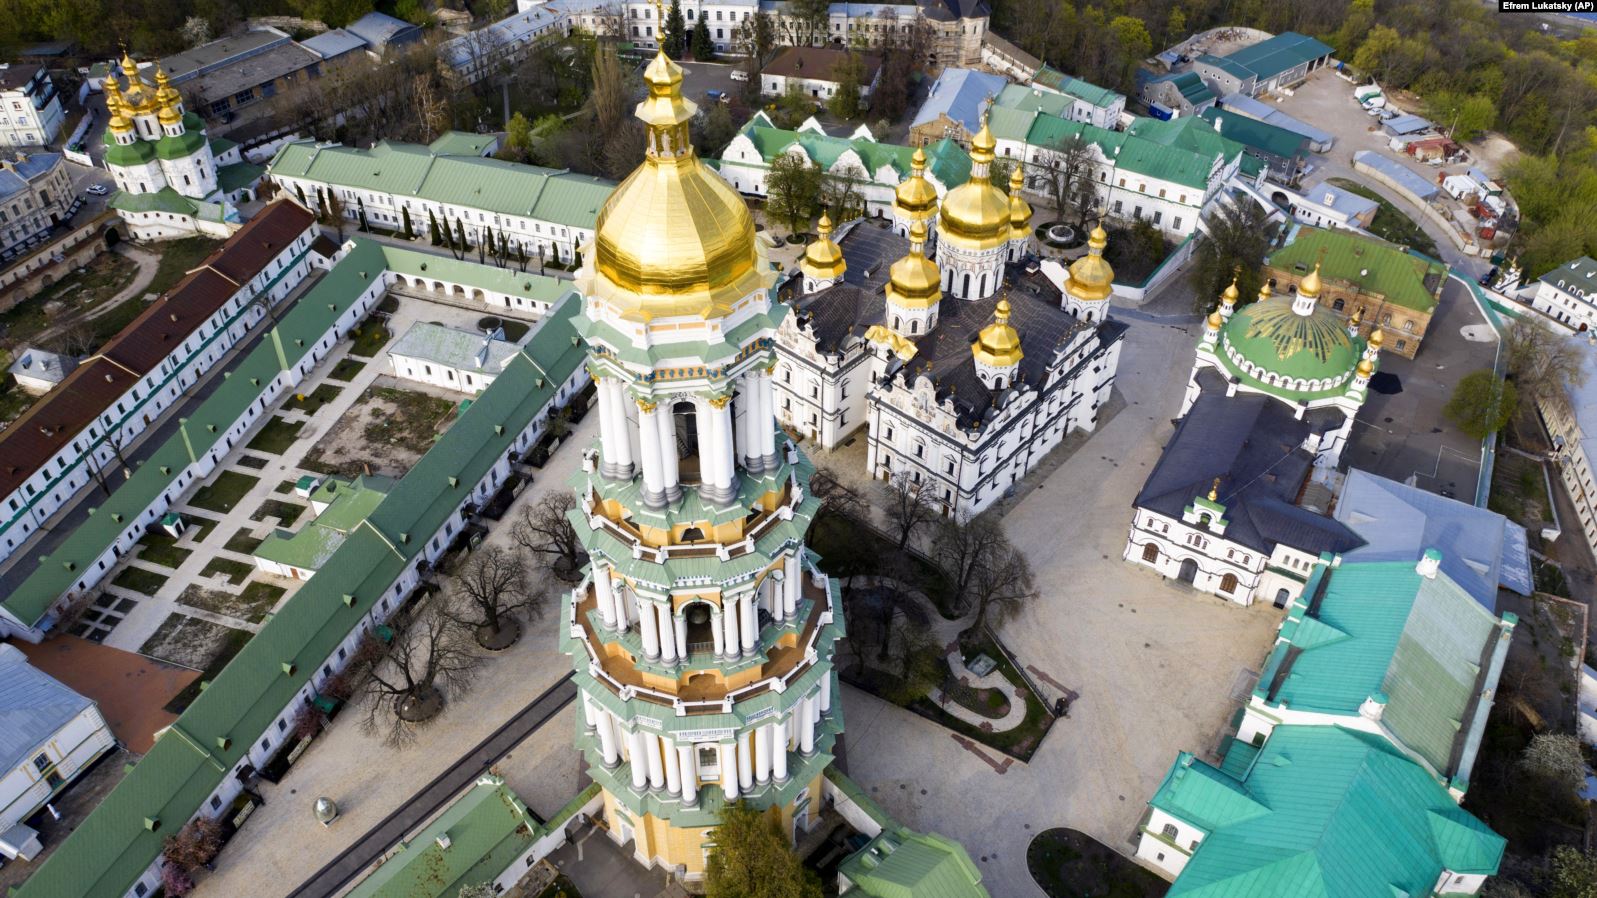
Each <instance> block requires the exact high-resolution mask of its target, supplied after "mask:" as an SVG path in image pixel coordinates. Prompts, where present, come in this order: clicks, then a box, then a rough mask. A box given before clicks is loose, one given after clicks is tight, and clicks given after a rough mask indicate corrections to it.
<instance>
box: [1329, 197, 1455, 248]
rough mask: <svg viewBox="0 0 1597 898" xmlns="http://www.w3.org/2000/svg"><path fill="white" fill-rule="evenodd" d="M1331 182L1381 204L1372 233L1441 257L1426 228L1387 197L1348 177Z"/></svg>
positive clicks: (1372, 223)
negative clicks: (1388, 200)
mask: <svg viewBox="0 0 1597 898" xmlns="http://www.w3.org/2000/svg"><path fill="white" fill-rule="evenodd" d="M1329 183H1332V184H1335V185H1336V186H1338V187H1341V188H1343V189H1344V190H1348V191H1350V192H1352V193H1356V194H1358V195H1359V196H1362V197H1364V198H1365V199H1371V200H1375V201H1376V202H1377V203H1380V204H1381V208H1379V209H1377V210H1376V211H1375V218H1374V219H1373V220H1372V221H1371V222H1370V233H1372V234H1374V235H1375V236H1377V237H1379V238H1381V239H1382V240H1388V241H1391V242H1392V243H1401V244H1403V245H1404V246H1406V247H1408V248H1410V249H1414V250H1418V251H1420V252H1422V253H1424V254H1425V255H1427V256H1430V257H1431V258H1433V259H1438V258H1441V257H1440V256H1439V255H1437V250H1436V241H1434V240H1432V239H1431V238H1430V235H1428V234H1426V233H1425V229H1423V228H1421V227H1420V226H1419V223H1418V222H1416V221H1415V220H1414V219H1412V218H1409V217H1408V214H1407V213H1405V212H1403V211H1402V210H1400V209H1398V208H1397V207H1396V206H1394V205H1392V204H1391V203H1389V202H1387V200H1386V198H1385V197H1383V196H1381V195H1380V194H1379V193H1376V192H1375V191H1374V190H1371V189H1370V188H1368V187H1365V186H1364V185H1363V184H1360V183H1359V182H1357V181H1350V180H1348V179H1347V178H1332V179H1330V182H1329Z"/></svg>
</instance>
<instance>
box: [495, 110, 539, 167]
mask: <svg viewBox="0 0 1597 898" xmlns="http://www.w3.org/2000/svg"><path fill="white" fill-rule="evenodd" d="M500 155H501V156H502V157H504V158H509V159H513V160H515V161H517V162H525V161H527V158H528V157H529V156H530V155H532V122H529V121H527V117H526V116H524V115H522V114H521V113H520V112H517V113H516V114H515V115H512V116H511V117H510V121H508V122H506V123H505V148H504V150H503V151H502V152H501V153H500Z"/></svg>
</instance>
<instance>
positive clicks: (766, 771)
mask: <svg viewBox="0 0 1597 898" xmlns="http://www.w3.org/2000/svg"><path fill="white" fill-rule="evenodd" d="M754 778H755V779H756V780H758V781H759V782H761V783H768V782H770V781H771V725H770V724H766V725H764V726H762V727H760V728H758V729H756V730H755V731H754Z"/></svg>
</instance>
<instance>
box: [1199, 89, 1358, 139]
mask: <svg viewBox="0 0 1597 898" xmlns="http://www.w3.org/2000/svg"><path fill="white" fill-rule="evenodd" d="M1220 107H1221V108H1222V109H1229V110H1231V111H1233V112H1240V113H1242V114H1243V115H1245V116H1247V117H1248V118H1256V119H1258V120H1259V121H1261V122H1264V123H1266V124H1270V125H1274V126H1276V127H1277V128H1285V129H1286V130H1288V131H1296V132H1297V133H1299V134H1302V135H1303V136H1304V137H1307V138H1308V139H1309V140H1310V141H1312V142H1313V143H1314V145H1315V146H1322V145H1323V146H1329V145H1330V144H1331V143H1332V142H1334V141H1335V140H1336V137H1335V135H1332V134H1329V133H1327V132H1325V131H1321V130H1320V129H1319V128H1316V127H1314V126H1313V125H1310V124H1307V123H1305V122H1301V121H1298V120H1297V119H1295V118H1293V117H1292V116H1290V115H1287V114H1286V113H1284V112H1282V111H1281V110H1279V109H1277V108H1275V107H1274V106H1271V105H1270V104H1268V103H1265V102H1262V101H1260V100H1255V99H1253V98H1252V97H1249V96H1245V95H1243V94H1227V95H1226V96H1225V97H1223V98H1221V100H1220Z"/></svg>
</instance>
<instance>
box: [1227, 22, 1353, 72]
mask: <svg viewBox="0 0 1597 898" xmlns="http://www.w3.org/2000/svg"><path fill="white" fill-rule="evenodd" d="M1334 52H1336V51H1335V50H1333V49H1332V48H1331V47H1330V46H1329V45H1328V44H1325V43H1322V42H1321V41H1318V40H1316V39H1314V38H1312V37H1309V36H1308V35H1306V34H1298V33H1297V32H1296V31H1283V32H1282V33H1280V34H1277V35H1276V36H1274V37H1272V38H1269V39H1268V40H1263V41H1260V42H1259V43H1257V44H1253V45H1252V46H1249V47H1243V48H1242V49H1240V50H1237V51H1236V52H1234V53H1229V54H1227V55H1226V57H1225V58H1226V62H1227V63H1229V64H1230V65H1231V66H1239V67H1241V69H1242V70H1243V71H1245V72H1247V73H1249V74H1253V75H1257V76H1258V77H1259V80H1261V81H1267V80H1269V79H1271V78H1273V77H1275V76H1276V75H1279V74H1281V73H1282V72H1285V71H1287V70H1289V69H1292V68H1295V67H1297V66H1300V65H1303V64H1304V63H1306V62H1311V61H1313V60H1316V59H1319V58H1320V57H1322V56H1329V55H1330V54H1332V53H1334ZM1228 70H1229V68H1228Z"/></svg>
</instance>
